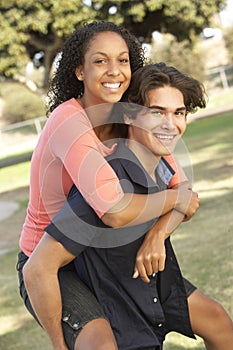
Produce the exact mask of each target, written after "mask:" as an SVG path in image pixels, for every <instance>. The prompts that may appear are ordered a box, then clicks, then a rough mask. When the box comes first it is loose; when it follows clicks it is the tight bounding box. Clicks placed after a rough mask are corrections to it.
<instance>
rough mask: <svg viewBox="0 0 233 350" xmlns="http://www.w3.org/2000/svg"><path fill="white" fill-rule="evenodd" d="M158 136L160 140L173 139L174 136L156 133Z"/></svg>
mask: <svg viewBox="0 0 233 350" xmlns="http://www.w3.org/2000/svg"><path fill="white" fill-rule="evenodd" d="M156 137H157V138H158V139H160V140H173V138H174V136H168V135H156Z"/></svg>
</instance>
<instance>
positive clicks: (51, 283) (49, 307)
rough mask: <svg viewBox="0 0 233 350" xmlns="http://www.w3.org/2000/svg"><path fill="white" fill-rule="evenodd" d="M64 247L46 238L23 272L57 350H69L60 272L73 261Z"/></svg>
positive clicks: (33, 301)
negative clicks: (59, 270)
mask: <svg viewBox="0 0 233 350" xmlns="http://www.w3.org/2000/svg"><path fill="white" fill-rule="evenodd" d="M74 257H75V256H74V255H73V254H71V253H70V252H68V250H66V249H65V248H64V247H63V246H62V244H61V243H59V242H57V241H56V240H55V239H54V238H52V237H51V236H49V235H47V234H46V233H45V234H44V236H43V238H42V239H41V241H40V243H39V244H38V246H37V248H36V249H35V251H34V252H33V254H32V255H31V256H30V258H29V259H28V261H27V263H26V264H25V266H24V268H23V275H24V282H25V286H26V289H27V293H28V296H29V299H30V302H31V304H32V307H33V310H34V311H35V313H36V315H37V317H38V319H39V321H40V323H41V325H42V327H43V328H44V329H45V331H46V332H47V333H48V335H49V337H50V339H51V341H52V344H53V349H54V350H68V348H67V346H66V344H65V340H64V337H63V331H62V324H61V320H62V301H61V293H60V286H59V282H58V269H59V268H60V267H62V266H64V265H66V264H68V263H69V262H70V261H72V260H73V259H74Z"/></svg>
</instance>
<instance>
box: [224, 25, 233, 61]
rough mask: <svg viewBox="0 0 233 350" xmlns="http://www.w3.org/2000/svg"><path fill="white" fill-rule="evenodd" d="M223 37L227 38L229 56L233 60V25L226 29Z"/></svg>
mask: <svg viewBox="0 0 233 350" xmlns="http://www.w3.org/2000/svg"><path fill="white" fill-rule="evenodd" d="M223 38H224V40H225V45H226V48H227V50H228V54H229V58H230V60H231V61H233V26H229V27H227V28H226V29H225V31H224V34H223Z"/></svg>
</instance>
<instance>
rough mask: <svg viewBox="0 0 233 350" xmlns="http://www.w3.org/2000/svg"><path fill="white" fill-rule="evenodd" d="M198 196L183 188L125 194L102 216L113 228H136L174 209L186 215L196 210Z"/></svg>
mask: <svg viewBox="0 0 233 350" xmlns="http://www.w3.org/2000/svg"><path fill="white" fill-rule="evenodd" d="M196 205H197V194H195V193H194V192H192V191H190V190H188V189H185V188H182V189H170V190H165V191H162V192H158V193H153V194H150V195H141V194H125V196H124V198H123V199H122V200H121V201H120V202H119V203H118V204H117V205H115V206H114V207H113V208H112V209H111V210H109V211H108V212H107V213H106V214H104V215H103V216H102V221H103V222H104V223H105V224H106V225H109V226H111V227H115V228H116V227H122V226H134V225H138V224H141V223H144V222H146V221H149V220H152V219H154V218H156V217H160V216H161V215H164V214H166V213H168V212H170V211H171V210H173V209H174V208H176V209H177V210H178V211H181V212H182V213H183V214H185V213H186V212H187V211H189V210H195V209H194V207H195V206H196Z"/></svg>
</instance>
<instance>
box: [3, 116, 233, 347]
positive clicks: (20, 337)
mask: <svg viewBox="0 0 233 350" xmlns="http://www.w3.org/2000/svg"><path fill="white" fill-rule="evenodd" d="M232 126H233V114H232V113H228V114H225V115H221V116H216V117H212V118H207V119H200V120H198V121H196V122H193V123H191V124H189V126H188V128H187V132H186V134H185V137H184V143H185V145H188V150H189V157H190V159H191V163H192V165H193V169H192V171H193V174H194V188H195V189H196V190H197V191H198V193H199V196H200V198H201V207H200V209H199V211H198V212H197V214H196V215H195V217H194V218H193V219H192V220H191V221H190V222H187V223H184V224H183V225H181V226H180V227H179V229H178V230H177V231H176V232H175V234H174V236H173V238H172V242H173V245H174V248H175V250H176V253H177V256H178V260H179V262H180V265H181V268H182V271H183V274H184V275H185V277H187V278H188V279H190V280H191V281H192V282H193V283H194V284H196V285H197V286H198V288H199V289H201V290H202V291H204V292H205V293H206V294H208V295H210V296H211V297H213V298H215V299H217V300H218V301H219V302H220V303H221V304H222V305H223V306H224V307H225V308H226V309H227V310H228V312H229V313H230V315H231V316H232V315H233V298H232V295H233V287H232V286H233V276H232V269H233V259H232V251H233V249H232V248H233V246H232V231H233V222H232V220H231V217H232V193H233V172H232V167H233V162H232V149H233V147H232V146H233V140H232ZM28 174H29V163H28V162H27V163H23V164H19V165H15V166H12V167H9V168H5V169H1V170H0V186H1V190H2V189H3V188H5V189H6V188H8V190H10V189H11V188H15V187H16V186H21V185H22V184H25V183H28ZM14 182H15V183H14ZM26 204H27V200H26V199H25V200H21V201H20V212H22V216H23V217H24V215H25V206H26ZM9 220H13V218H11V219H8V221H7V220H5V222H3V224H4V225H7V223H8V222H10V221H9ZM17 245H18V242H17V241H15V243H14V244H11V247H10V250H9V251H8V252H6V253H5V254H2V255H0V266H1V284H0V309H1V316H0V349H4V350H11V349H14V350H22V349H23V350H31V349H33V350H37V349H38V350H39V349H43V350H51V349H52V347H51V345H50V342H49V340H48V338H47V336H46V334H45V333H44V332H43V331H42V330H41V329H40V327H39V326H37V324H36V323H35V322H34V321H33V320H32V318H31V316H30V315H29V314H28V313H27V312H26V310H25V308H24V307H23V305H22V301H21V299H20V297H19V295H18V287H17V278H16V271H15V264H16V255H17V251H18V248H17ZM164 349H165V350H187V349H193V350H203V349H204V346H203V344H202V341H201V340H200V339H198V340H197V341H195V340H192V339H188V338H186V337H183V336H181V335H179V334H176V333H171V334H169V335H168V336H167V338H166V342H165V346H164Z"/></svg>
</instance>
